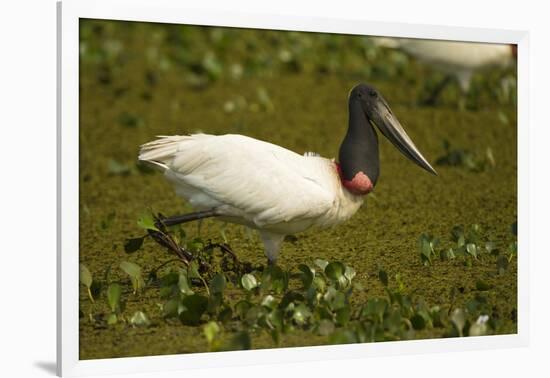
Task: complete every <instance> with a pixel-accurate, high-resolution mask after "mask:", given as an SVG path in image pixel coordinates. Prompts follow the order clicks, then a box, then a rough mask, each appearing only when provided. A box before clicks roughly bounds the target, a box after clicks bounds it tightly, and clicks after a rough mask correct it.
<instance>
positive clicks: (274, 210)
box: [140, 134, 334, 227]
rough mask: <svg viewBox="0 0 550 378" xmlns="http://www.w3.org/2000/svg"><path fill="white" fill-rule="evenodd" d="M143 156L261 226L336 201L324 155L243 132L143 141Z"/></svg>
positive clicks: (317, 211) (313, 213)
mask: <svg viewBox="0 0 550 378" xmlns="http://www.w3.org/2000/svg"><path fill="white" fill-rule="evenodd" d="M140 160H147V161H152V162H154V163H157V164H160V165H161V166H165V167H166V169H168V170H170V171H171V172H173V173H175V174H176V176H177V178H178V179H179V180H181V181H182V182H183V183H184V184H185V185H188V186H191V187H193V188H195V189H198V190H200V191H201V192H202V193H204V194H206V195H207V196H209V197H211V198H212V199H214V200H215V201H217V202H219V203H221V204H223V205H225V207H226V208H227V209H232V210H237V211H238V212H239V214H240V216H244V217H246V218H247V219H248V220H250V221H253V222H254V223H255V224H256V225H258V226H260V227H261V226H265V225H270V224H278V223H282V222H290V221H293V220H301V219H310V218H315V217H318V216H320V215H322V214H324V213H325V212H327V211H328V210H329V209H330V208H331V206H333V202H334V195H333V194H332V192H331V191H330V185H331V184H332V183H331V182H330V173H329V172H327V171H328V170H327V167H326V165H327V164H326V163H325V166H323V165H322V163H321V162H323V161H326V160H325V159H321V158H311V157H304V156H300V155H298V154H296V153H294V152H292V151H289V150H287V149H284V148H282V147H279V146H276V145H274V144H271V143H267V142H263V141H259V140H257V139H253V138H249V137H245V136H242V135H222V136H213V135H206V134H194V135H190V136H177V137H176V136H172V137H164V138H161V139H159V140H157V141H154V142H151V143H150V144H146V145H144V146H142V150H141V154H140ZM223 205H222V206H221V208H223Z"/></svg>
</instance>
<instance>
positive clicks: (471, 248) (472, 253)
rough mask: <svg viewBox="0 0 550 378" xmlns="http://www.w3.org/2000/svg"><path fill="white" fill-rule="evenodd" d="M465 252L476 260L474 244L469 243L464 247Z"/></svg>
mask: <svg viewBox="0 0 550 378" xmlns="http://www.w3.org/2000/svg"><path fill="white" fill-rule="evenodd" d="M466 252H468V254H469V255H470V256H472V257H473V258H476V259H477V246H476V245H475V244H474V243H469V244H467V245H466Z"/></svg>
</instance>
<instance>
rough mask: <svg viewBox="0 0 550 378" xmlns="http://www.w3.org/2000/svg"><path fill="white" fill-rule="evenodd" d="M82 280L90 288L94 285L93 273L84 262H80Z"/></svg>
mask: <svg viewBox="0 0 550 378" xmlns="http://www.w3.org/2000/svg"><path fill="white" fill-rule="evenodd" d="M80 282H81V283H82V284H83V285H84V286H86V287H87V288H88V289H89V288H90V287H92V282H93V279H92V273H90V271H89V270H88V268H87V267H86V265H84V264H80Z"/></svg>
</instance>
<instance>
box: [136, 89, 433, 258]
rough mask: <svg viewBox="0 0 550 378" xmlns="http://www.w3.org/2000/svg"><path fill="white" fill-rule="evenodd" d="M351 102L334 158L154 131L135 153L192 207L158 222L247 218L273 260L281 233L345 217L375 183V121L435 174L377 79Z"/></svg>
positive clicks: (244, 140)
mask: <svg viewBox="0 0 550 378" xmlns="http://www.w3.org/2000/svg"><path fill="white" fill-rule="evenodd" d="M348 107H349V125H348V130H347V133H346V135H345V137H344V140H343V142H342V144H341V146H340V151H339V155H338V157H339V158H338V162H335V161H334V159H327V158H323V157H320V156H319V155H317V154H312V153H306V154H304V155H300V154H297V153H295V152H293V151H290V150H288V149H285V148H283V147H280V146H277V145H275V144H271V143H268V142H264V141H261V140H257V139H254V138H250V137H247V136H244V135H232V134H228V135H219V136H218V135H207V134H192V135H181V136H180V135H175V136H159V137H158V139H156V140H154V141H152V142H149V143H146V144H144V145H142V146H141V150H140V153H139V160H140V161H143V162H147V163H150V164H153V165H154V166H155V167H157V168H158V169H160V170H161V171H162V172H164V176H165V177H166V179H168V181H170V182H171V183H173V185H174V187H175V192H176V194H177V195H178V196H180V197H183V198H184V199H185V200H187V201H188V202H189V203H190V204H191V205H192V207H193V209H194V210H197V211H196V212H193V213H190V214H185V215H180V216H174V217H170V218H165V219H163V220H162V223H163V224H165V225H167V226H170V225H174V224H178V223H184V222H188V221H192V220H198V219H203V218H208V217H217V218H218V219H221V220H223V221H226V222H230V223H236V224H241V225H245V226H247V227H250V228H252V229H256V230H258V232H259V234H260V237H261V239H262V241H263V244H264V247H265V254H266V256H267V259H268V263H270V264H275V262H276V260H277V256H278V254H279V250H280V249H281V243H282V241H283V239H284V237H285V236H286V235H289V234H295V233H299V232H302V231H305V230H307V229H309V228H312V227H317V228H326V227H330V226H334V225H337V224H340V223H342V222H345V221H346V220H348V219H349V218H350V217H351V216H352V215H353V214H355V213H356V212H357V210H358V209H359V207H360V206H361V204H362V203H363V201H364V199H365V196H366V195H367V194H368V193H370V192H371V191H372V190H373V189H374V187H375V186H376V183H377V181H378V176H379V174H380V164H379V154H378V137H377V133H376V131H375V129H374V127H373V125H375V126H376V127H378V129H379V130H380V132H381V133H382V134H383V135H384V136H385V137H386V138H388V139H389V140H390V141H391V142H392V143H393V144H394V145H395V147H397V149H398V150H399V151H401V153H402V154H403V155H405V156H406V157H407V158H409V159H410V160H412V161H413V162H414V163H416V164H418V165H419V166H420V167H422V168H424V169H425V170H427V171H428V172H431V173H433V174H437V173H436V171H435V170H434V169H433V168H432V166H431V165H430V164H429V163H428V161H427V160H426V159H425V158H424V157H423V156H422V154H421V153H420V151H419V150H418V148H417V147H416V146H415V145H414V143H413V142H412V140H411V139H410V138H409V136H408V135H407V133H406V132H405V130H404V129H403V127H402V126H401V124H400V123H399V121H398V120H397V117H396V116H395V114H394V113H393V112H392V110H391V109H390V107H389V105H388V103H387V102H386V100H384V98H383V97H382V95H381V94H380V93H379V92H378V91H377V90H376V89H375V88H374V87H372V86H370V85H367V84H359V85H357V86H355V87H354V88H353V89H352V90H351V92H350V94H349V99H348Z"/></svg>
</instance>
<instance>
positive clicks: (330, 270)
mask: <svg viewBox="0 0 550 378" xmlns="http://www.w3.org/2000/svg"><path fill="white" fill-rule="evenodd" d="M345 270H346V267H345V266H344V264H342V263H341V262H338V261H336V262H331V263H329V264H328V265H327V266H326V267H325V274H326V275H327V277H328V278H329V279H331V280H332V281H335V282H338V284H339V285H340V287H346V286H347V284H348V280H347V278H346V276H345V275H344V272H345Z"/></svg>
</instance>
